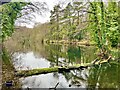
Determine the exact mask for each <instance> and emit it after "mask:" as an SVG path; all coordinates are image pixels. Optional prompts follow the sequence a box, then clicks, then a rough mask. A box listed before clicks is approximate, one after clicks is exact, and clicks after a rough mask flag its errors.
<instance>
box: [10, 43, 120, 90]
mask: <svg viewBox="0 0 120 90" xmlns="http://www.w3.org/2000/svg"><path fill="white" fill-rule="evenodd" d="M39 48H40V49H39V50H37V49H36V48H35V49H34V50H33V49H27V50H23V51H22V50H21V51H17V52H14V53H13V54H12V57H13V59H12V62H13V64H14V66H15V68H16V70H31V69H36V68H49V67H54V66H68V65H75V64H81V63H90V62H92V61H93V60H94V59H95V58H96V55H95V53H96V50H97V49H96V48H95V47H92V46H89V47H86V46H71V45H67V46H65V45H53V44H52V45H47V44H46V45H40V46H39ZM114 54H115V55H116V57H118V56H117V54H116V53H114ZM119 71H120V70H119V64H118V63H105V64H103V65H99V66H95V67H90V68H87V69H84V70H71V71H70V72H63V73H58V72H54V73H48V74H40V75H33V76H29V77H25V78H20V79H19V80H20V82H21V83H22V87H23V88H27V87H29V88H53V87H55V86H56V84H57V83H59V84H58V86H57V88H118V87H120V78H119Z"/></svg>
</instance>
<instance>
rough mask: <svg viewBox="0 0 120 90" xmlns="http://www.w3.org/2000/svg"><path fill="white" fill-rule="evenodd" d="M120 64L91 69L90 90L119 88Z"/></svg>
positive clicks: (103, 65)
mask: <svg viewBox="0 0 120 90" xmlns="http://www.w3.org/2000/svg"><path fill="white" fill-rule="evenodd" d="M119 66H120V64H117V63H111V64H110V65H108V64H102V65H100V66H96V67H94V68H91V70H90V73H89V78H88V88H96V87H99V88H116V87H119V81H120V79H119V74H118V70H119V69H118V67H119Z"/></svg>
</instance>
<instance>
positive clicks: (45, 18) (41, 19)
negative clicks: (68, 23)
mask: <svg viewBox="0 0 120 90" xmlns="http://www.w3.org/2000/svg"><path fill="white" fill-rule="evenodd" d="M27 1H28V0H27ZM29 1H30V2H46V4H47V5H48V8H49V11H45V12H44V13H43V15H42V16H41V15H37V14H36V18H35V21H36V22H37V23H45V22H48V21H49V20H50V18H49V17H50V10H52V9H53V7H54V5H56V4H58V3H61V2H70V1H72V0H29ZM18 22H19V20H17V21H16V24H15V25H18V26H19V25H20V26H26V27H29V28H33V26H34V25H35V22H32V23H31V24H27V23H18Z"/></svg>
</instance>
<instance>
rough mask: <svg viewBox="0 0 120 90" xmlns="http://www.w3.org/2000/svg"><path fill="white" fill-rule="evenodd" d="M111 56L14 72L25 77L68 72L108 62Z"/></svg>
mask: <svg viewBox="0 0 120 90" xmlns="http://www.w3.org/2000/svg"><path fill="white" fill-rule="evenodd" d="M109 59H111V58H108V59H107V60H103V61H101V62H96V63H86V64H78V65H74V66H67V67H59V66H56V67H51V68H39V69H33V70H21V71H17V72H16V76H19V77H26V76H32V75H38V74H46V73H52V72H60V73H62V72H63V71H65V72H68V71H70V70H74V69H84V68H87V67H90V66H93V65H99V64H102V63H106V62H108V60H109Z"/></svg>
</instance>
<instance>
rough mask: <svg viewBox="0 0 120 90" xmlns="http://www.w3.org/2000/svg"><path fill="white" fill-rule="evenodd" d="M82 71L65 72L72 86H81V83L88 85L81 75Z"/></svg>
mask: <svg viewBox="0 0 120 90" xmlns="http://www.w3.org/2000/svg"><path fill="white" fill-rule="evenodd" d="M81 72H82V71H81V70H72V71H71V72H63V75H64V76H65V78H66V80H67V81H70V84H71V85H77V86H80V85H81V83H86V80H85V79H84V78H83V77H82V75H81Z"/></svg>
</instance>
